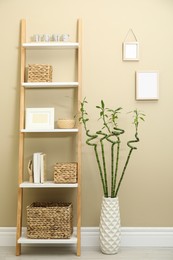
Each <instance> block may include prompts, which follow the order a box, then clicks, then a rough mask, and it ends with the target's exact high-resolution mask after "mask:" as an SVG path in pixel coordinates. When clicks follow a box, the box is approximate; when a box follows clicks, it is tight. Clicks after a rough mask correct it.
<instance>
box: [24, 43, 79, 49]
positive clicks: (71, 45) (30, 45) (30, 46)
mask: <svg viewBox="0 0 173 260" xmlns="http://www.w3.org/2000/svg"><path fill="white" fill-rule="evenodd" d="M22 46H23V47H24V48H26V49H31V50H36V49H37V50H38V49H77V48H78V47H79V43H78V42H26V43H23V44H22Z"/></svg>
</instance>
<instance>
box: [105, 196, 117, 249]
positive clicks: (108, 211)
mask: <svg viewBox="0 0 173 260" xmlns="http://www.w3.org/2000/svg"><path fill="white" fill-rule="evenodd" d="M120 235H121V231H120V211H119V200H118V198H117V197H116V198H105V197H104V198H103V200H102V206H101V215H100V248H101V251H102V253H105V254H116V253H118V249H119V246H120Z"/></svg>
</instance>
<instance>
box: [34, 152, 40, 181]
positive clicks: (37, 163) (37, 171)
mask: <svg viewBox="0 0 173 260" xmlns="http://www.w3.org/2000/svg"><path fill="white" fill-rule="evenodd" d="M40 154H41V153H34V154H33V176H34V183H40V181H41V173H40Z"/></svg>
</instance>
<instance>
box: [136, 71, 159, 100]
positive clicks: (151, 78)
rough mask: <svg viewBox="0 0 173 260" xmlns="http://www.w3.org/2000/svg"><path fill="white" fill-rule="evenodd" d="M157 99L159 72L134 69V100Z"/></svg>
mask: <svg viewBox="0 0 173 260" xmlns="http://www.w3.org/2000/svg"><path fill="white" fill-rule="evenodd" d="M158 99H159V73H158V72H157V71H136V100H158Z"/></svg>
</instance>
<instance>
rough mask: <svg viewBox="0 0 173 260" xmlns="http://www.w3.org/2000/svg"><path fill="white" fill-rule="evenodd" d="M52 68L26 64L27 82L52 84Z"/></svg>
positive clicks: (43, 65)
mask: <svg viewBox="0 0 173 260" xmlns="http://www.w3.org/2000/svg"><path fill="white" fill-rule="evenodd" d="M52 71H53V69H52V66H51V65H47V64H28V82H52Z"/></svg>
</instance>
